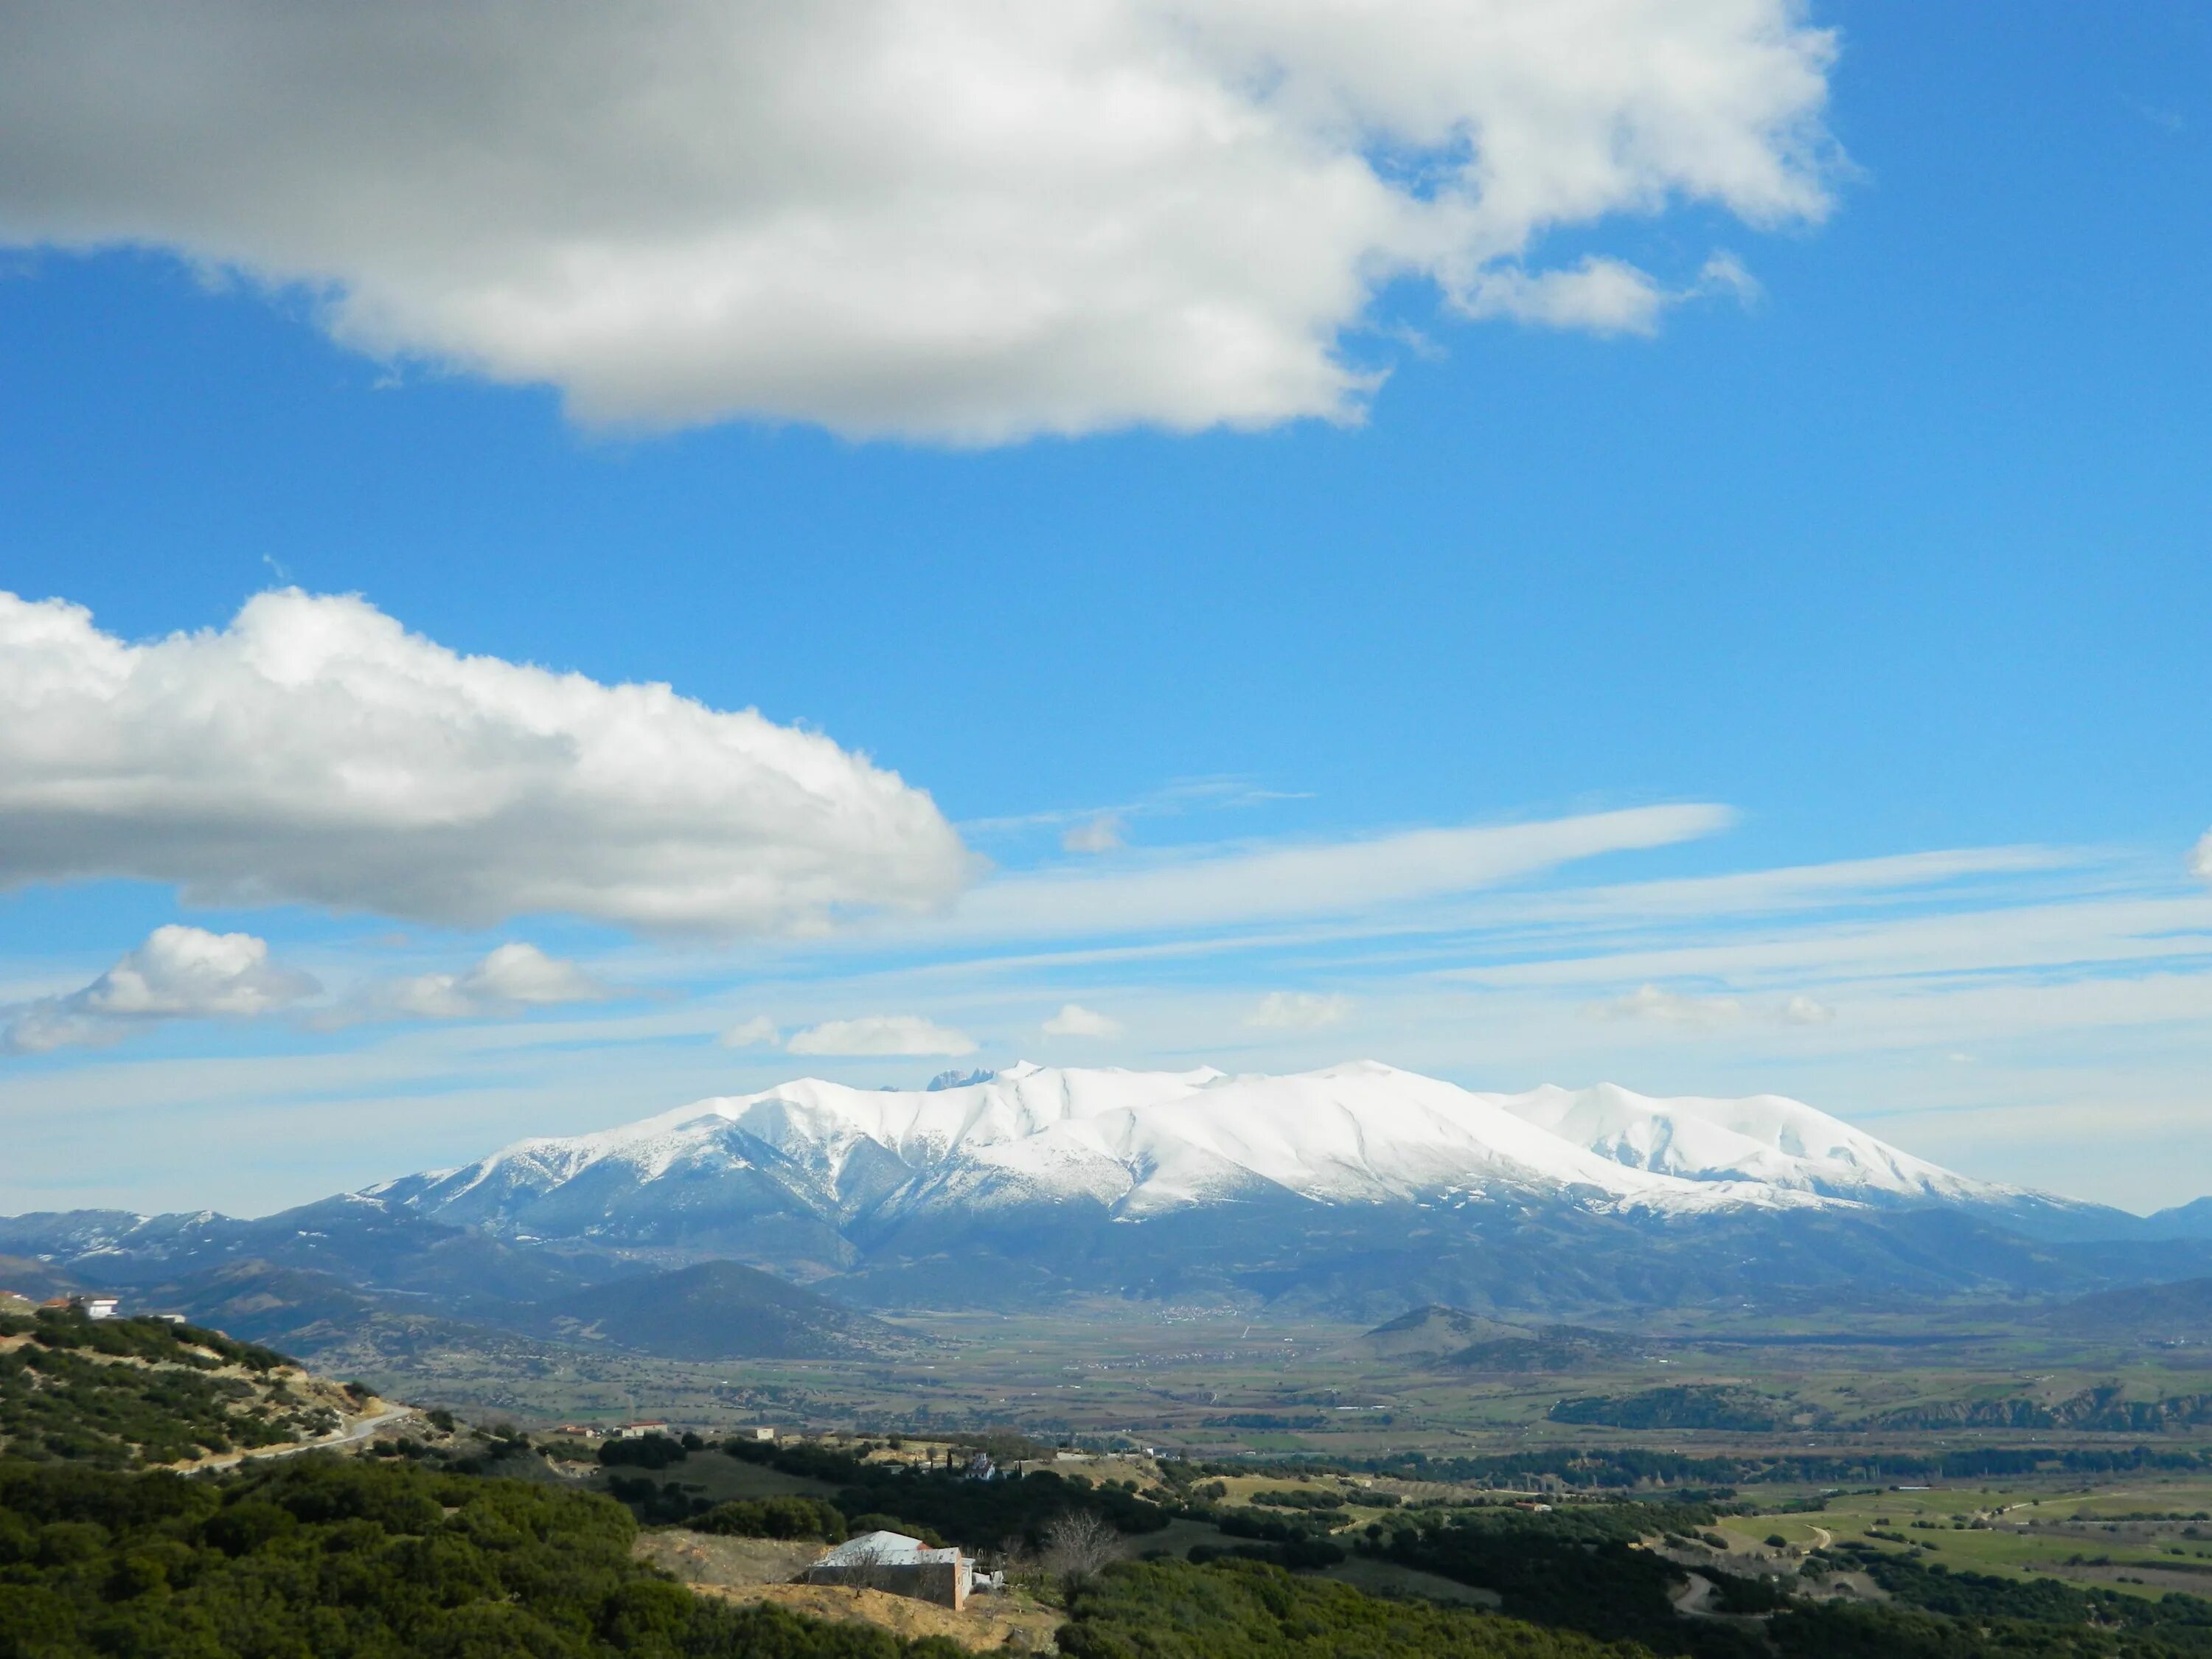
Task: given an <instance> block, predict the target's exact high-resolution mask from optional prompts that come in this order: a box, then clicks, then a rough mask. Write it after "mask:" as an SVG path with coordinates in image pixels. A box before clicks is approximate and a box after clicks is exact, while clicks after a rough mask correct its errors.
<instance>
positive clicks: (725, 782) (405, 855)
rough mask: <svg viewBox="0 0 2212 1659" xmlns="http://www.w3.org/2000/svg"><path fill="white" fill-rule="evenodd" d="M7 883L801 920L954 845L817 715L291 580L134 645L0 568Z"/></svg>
mask: <svg viewBox="0 0 2212 1659" xmlns="http://www.w3.org/2000/svg"><path fill="white" fill-rule="evenodd" d="M0 831H4V834H0V885H4V886H15V885H20V884H23V883H26V882H30V881H41V880H44V881H53V880H64V879H69V878H99V877H107V876H127V877H138V878H146V879H150V880H156V881H175V882H179V883H182V884H184V887H185V893H186V896H188V897H190V898H192V899H195V900H199V901H203V902H206V901H220V902H228V903H267V902H279V901H285V900H292V901H301V902H308V903H313V904H320V905H326V906H329V907H331V908H335V909H340V910H370V911H379V912H382V913H384V914H386V915H398V916H406V917H411V918H416V919H420V920H423V921H438V922H447V923H458V924H466V925H483V924H488V923H492V922H496V921H500V920H501V919H503V918H506V917H509V916H513V915H521V914H526V913H532V912H568V913H571V914H574V915H583V916H588V917H592V918H594V919H596V920H599V921H610V922H616V923H620V924H623V925H627V926H630V927H643V928H659V929H669V930H690V931H696V932H707V933H768V932H805V931H812V930H818V929H820V928H822V927H825V926H827V925H828V924H829V922H830V921H832V920H833V919H834V918H836V916H837V915H839V914H840V913H842V912H844V911H846V910H848V909H849V908H854V907H871V906H890V907H895V908H924V907H927V906H929V905H932V904H934V903H936V902H939V901H941V900H943V899H945V898H946V897H948V896H951V894H952V893H953V892H954V891H955V890H957V888H958V887H959V886H960V884H962V882H963V879H964V878H965V877H966V874H967V872H968V866H969V856H968V854H967V853H966V852H965V850H964V849H963V848H962V846H961V844H960V842H959V838H958V837H957V836H956V835H954V833H953V832H952V829H951V827H950V826H949V825H948V824H946V823H945V820H944V818H943V817H941V816H940V815H939V812H938V811H937V808H936V807H935V805H933V803H932V802H931V800H930V799H929V797H928V796H927V795H926V794H924V793H921V791H919V790H915V789H912V788H909V787H907V785H905V784H904V783H903V782H902V781H900V780H899V778H898V777H897V775H896V774H893V773H890V772H886V771H884V770H881V769H878V768H877V767H875V766H873V765H871V764H870V763H868V762H867V761H866V759H865V758H863V757H860V756H856V755H854V754H851V753H848V751H846V750H842V749H840V748H839V747H838V746H837V745H836V744H834V743H832V742H830V741H829V739H828V738H824V737H821V736H819V735H817V734H815V733H812V732H800V731H794V730H793V729H791V728H789V727H786V726H776V725H774V724H772V723H771V722H769V720H764V719H763V718H762V717H761V716H760V715H759V714H757V713H755V712H753V711H751V710H744V711H741V712H737V713H722V712H718V711H716V710H714V709H711V708H706V707H705V706H703V705H702V704H700V703H697V702H692V701H690V699H688V698H684V697H679V696H677V695H676V694H675V693H674V692H673V691H672V690H670V689H669V688H668V687H666V686H665V685H603V684H599V683H597V682H595V681H592V680H590V679H586V678H584V677H583V676H582V675H580V674H556V673H551V672H549V671H546V670H544V669H541V668H535V667H531V666H527V665H521V664H516V663H510V662H505V661H501V659H497V658H493V657H461V656H458V655H456V654H455V653H453V652H451V651H448V650H447V649H445V648H444V647H441V646H440V645H437V644H435V642H433V641H429V640H426V639H424V638H422V637H421V636H420V635H413V634H410V633H408V632H406V631H405V630H404V629H402V628H401V627H400V625H399V624H398V623H396V622H394V621H393V620H392V618H390V617H386V616H385V615H383V614H382V613H381V612H380V611H377V610H376V609H375V608H374V606H372V605H368V604H367V603H366V602H365V601H363V600H362V599H351V598H347V599H339V598H313V597H310V596H309V595H307V594H305V593H301V592H297V591H290V590H288V591H286V592H270V593H264V594H261V595H259V596H258V597H257V598H256V599H252V601H251V602H250V603H248V604H247V605H246V607H245V608H244V609H243V610H242V611H240V612H239V615H238V617H237V618H236V620H235V621H234V622H233V623H231V625H230V626H229V627H228V628H227V629H222V630H221V631H219V632H218V631H212V630H210V631H207V632H203V633H198V634H179V635H171V636H170V637H169V638H167V639H165V640H160V641H155V642H154V643H152V644H149V645H131V644H128V643H126V642H125V641H121V640H118V639H116V638H113V637H112V636H111V635H106V634H103V633H101V632H100V631H99V629H97V628H95V627H94V624H93V621H92V618H91V616H90V614H89V613H88V612H87V611H84V610H82V609H81V608H79V607H77V606H76V605H67V604H64V603H61V602H59V601H47V602H45V603H40V604H30V603H26V602H25V601H23V600H21V599H17V598H15V596H14V595H12V594H6V593H0Z"/></svg>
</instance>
